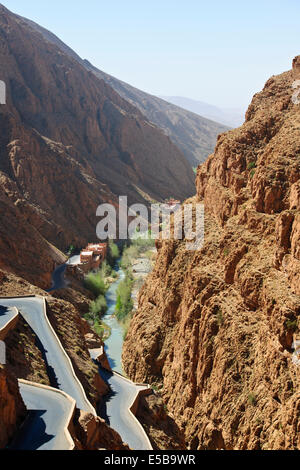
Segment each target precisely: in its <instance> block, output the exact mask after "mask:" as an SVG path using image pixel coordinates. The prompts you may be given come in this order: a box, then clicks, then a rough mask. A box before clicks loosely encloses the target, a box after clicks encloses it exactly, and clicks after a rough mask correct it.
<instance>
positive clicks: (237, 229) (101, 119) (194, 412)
mask: <svg viewBox="0 0 300 470" xmlns="http://www.w3.org/2000/svg"><path fill="white" fill-rule="evenodd" d="M299 64H300V56H298V57H296V58H295V59H294V61H293V66H292V70H290V71H288V72H285V73H283V74H281V75H278V76H273V77H271V78H270V79H269V80H268V81H267V83H266V85H265V87H264V88H263V90H262V91H261V92H260V93H257V94H256V95H255V96H254V97H253V100H252V102H251V104H250V106H249V108H248V110H247V113H246V120H245V123H244V124H243V125H242V126H241V127H240V128H238V129H235V130H229V131H227V128H226V127H225V126H221V125H218V124H216V123H212V122H211V121H207V120H204V119H202V118H200V117H199V116H196V115H192V113H189V112H188V111H186V112H185V111H183V110H180V109H179V108H177V107H175V106H173V105H171V104H170V105H169V104H162V102H161V100H160V99H159V98H155V97H151V95H147V94H144V93H143V92H140V90H137V89H134V88H132V87H130V86H129V85H127V84H125V83H123V82H121V81H119V80H117V79H115V78H114V77H111V76H109V75H107V74H105V73H104V72H101V71H100V70H98V69H96V68H95V67H94V66H92V65H91V64H90V63H89V62H88V61H86V60H82V59H81V58H79V57H78V56H77V55H76V54H75V53H74V52H73V51H72V50H71V49H70V48H68V46H66V45H65V44H64V43H62V42H61V41H60V40H59V39H58V38H56V36H54V35H53V34H52V33H50V32H49V31H47V30H45V29H44V28H41V27H40V26H39V25H36V24H35V23H33V22H31V21H30V20H27V19H25V18H21V17H19V16H18V15H14V14H13V13H11V12H9V11H8V10H7V9H6V8H5V7H4V6H2V5H0V78H1V80H4V81H5V83H6V85H7V104H6V105H1V107H0V129H1V133H0V183H1V184H0V296H1V297H18V296H28V295H32V296H35V295H36V296H41V297H44V298H45V299H46V305H47V316H48V319H49V322H50V325H51V328H53V330H54V332H55V334H56V335H57V338H58V340H59V342H60V343H61V347H62V348H63V349H64V351H65V352H66V354H67V356H68V358H69V359H70V363H71V368H73V370H74V374H75V375H76V377H77V378H78V380H79V382H80V384H81V385H82V387H83V389H84V393H85V394H86V396H87V399H88V400H89V401H90V403H91V404H92V406H93V407H95V408H97V409H99V407H100V406H101V405H102V404H103V397H104V396H105V395H106V394H107V393H108V392H109V386H108V384H107V382H106V381H105V380H104V378H103V377H102V376H101V374H99V369H98V366H97V365H96V364H95V362H93V361H92V360H91V357H90V351H89V349H90V348H91V347H92V348H94V347H97V348H99V349H101V348H102V350H103V348H104V344H103V342H102V340H101V338H100V337H98V336H97V335H96V334H95V332H93V331H92V330H91V328H90V326H89V324H88V323H87V321H85V320H84V319H83V315H84V314H85V313H86V312H87V310H88V308H89V303H90V301H91V300H92V299H93V296H92V295H91V293H90V292H88V291H87V290H86V289H85V288H84V286H83V285H82V282H81V281H82V279H80V278H79V277H76V276H75V275H74V276H73V275H72V273H71V272H68V274H67V275H68V283H67V285H66V286H65V288H64V289H62V290H56V291H53V292H51V294H50V293H48V292H46V289H49V287H50V286H51V273H52V271H53V270H54V268H55V267H56V266H58V265H61V264H63V263H65V261H66V259H67V256H66V255H65V252H66V248H67V247H69V246H70V245H71V244H73V245H75V246H76V247H84V246H86V244H87V243H88V242H91V241H95V236H96V235H95V228H96V223H97V219H96V208H97V206H98V205H99V204H100V203H102V202H106V203H107V202H108V203H111V204H113V205H114V206H115V207H116V208H117V207H118V196H119V195H122V194H126V195H127V196H128V200H129V203H130V204H131V203H133V202H134V203H144V204H146V205H148V206H149V204H150V203H151V202H154V201H162V200H164V199H166V198H170V197H172V198H173V197H174V198H176V199H180V200H181V201H183V200H184V201H185V202H184V203H183V204H193V205H196V204H198V203H203V204H204V206H205V241H204V245H203V247H202V248H201V250H198V251H189V250H187V249H186V244H185V242H186V240H185V239H183V240H182V241H180V240H172V239H171V240H162V239H159V240H157V242H156V249H157V257H156V261H155V266H154V268H153V270H152V272H151V273H150V274H149V275H148V277H147V278H146V279H145V282H144V284H143V286H142V287H141V289H140V291H139V294H138V305H137V309H136V311H135V313H134V316H133V319H132V321H131V324H130V327H129V330H128V333H127V336H126V339H125V342H124V348H123V355H122V361H123V368H124V370H125V372H126V374H127V375H128V377H129V378H130V379H131V380H132V381H133V382H137V383H149V384H151V386H152V392H151V393H149V395H146V396H143V397H142V398H141V400H139V402H138V403H137V404H136V405H137V406H136V410H135V411H136V413H135V414H136V416H137V418H138V420H139V422H140V423H141V424H142V426H143V428H144V430H145V431H146V433H147V435H148V436H149V439H150V442H151V446H152V447H153V449H161V450H164V449H168V450H174V449H176V450H178V449H180V450H186V449H191V450H216V449H222V450H223V449H224V450H233V449H234V450H274V449H282V450H283V449H284V450H287V449H289V450H292V449H299V448H300V438H299V435H300V434H299V410H300V393H299V392H300V389H299V378H300V370H299V365H298V364H297V362H295V361H294V360H293V358H294V357H295V356H294V355H295V350H294V344H295V341H296V339H297V338H298V337H299V314H300V249H299V246H300V139H299V137H300V107H299V104H297V102H295V99H293V96H295V88H293V84H294V82H295V80H299V79H300V66H299ZM225 131H226V132H225ZM218 134H219V135H218ZM217 135H218V137H217ZM215 139H217V142H216V147H215V150H214V153H213V154H211V155H210V156H209V157H208V159H206V157H207V156H208V154H209V153H210V152H211V151H212V150H213V146H214V140H215ZM199 162H200V163H201V164H200V165H199V166H198V169H197V176H196V194H195V187H194V175H193V171H192V167H191V165H195V164H198V163H199ZM202 162H203V163H202ZM142 268H143V266H142ZM136 269H137V270H138V269H139V265H136ZM143 272H144V271H143ZM136 294H137V293H136V292H135V295H136ZM5 343H6V350H7V358H6V359H7V363H6V365H3V366H2V365H1V366H0V447H1V448H4V447H5V446H7V445H8V444H10V443H11V442H12V439H13V437H14V436H15V433H16V431H17V430H18V429H19V427H20V425H21V424H22V423H24V419H25V417H26V409H25V406H24V402H23V400H22V397H21V395H20V392H19V387H18V381H17V379H23V380H27V381H30V382H34V383H36V384H39V385H43V386H45V387H49V386H50V385H53V384H52V383H51V374H50V373H49V367H47V364H46V361H45V358H44V356H43V348H42V347H41V345H40V344H39V341H38V338H37V337H36V335H35V334H34V332H33V330H32V329H31V328H29V326H28V323H27V322H26V321H25V319H24V318H23V317H22V315H19V316H18V318H17V319H16V322H15V324H14V327H13V328H12V329H11V330H10V331H8V332H7V334H6V335H5ZM104 361H105V362H106V365H107V364H108V361H107V358H104ZM52 378H53V377H52ZM71 421H72V422H71V426H70V433H71V435H72V439H73V441H74V446H75V448H76V449H78V450H79V449H80V450H96V449H97V450H98V449H107V450H128V446H127V444H126V443H124V442H123V441H122V438H121V436H120V435H119V434H118V432H116V430H114V429H112V428H111V427H110V426H109V425H108V424H107V423H106V422H105V421H104V420H103V419H101V418H100V417H99V416H94V415H93V413H90V412H87V411H83V410H79V409H76V410H75V413H74V416H73V417H72V420H71Z"/></svg>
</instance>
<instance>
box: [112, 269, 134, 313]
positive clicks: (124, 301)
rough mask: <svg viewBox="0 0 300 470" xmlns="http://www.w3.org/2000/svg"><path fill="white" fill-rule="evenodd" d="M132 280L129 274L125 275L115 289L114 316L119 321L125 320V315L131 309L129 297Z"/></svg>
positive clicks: (131, 303) (131, 304)
mask: <svg viewBox="0 0 300 470" xmlns="http://www.w3.org/2000/svg"><path fill="white" fill-rule="evenodd" d="M132 285H133V280H132V278H131V276H130V275H129V274H127V275H126V277H125V279H124V281H122V282H120V284H119V286H118V289H117V302H116V310H115V313H116V317H117V319H118V320H119V321H125V319H126V317H127V316H128V315H129V313H130V312H131V311H132V309H133V302H132V298H131V290H132Z"/></svg>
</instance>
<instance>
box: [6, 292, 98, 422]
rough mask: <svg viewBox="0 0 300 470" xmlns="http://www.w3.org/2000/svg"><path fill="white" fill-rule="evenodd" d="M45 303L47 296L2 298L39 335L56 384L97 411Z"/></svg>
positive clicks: (86, 407)
mask: <svg viewBox="0 0 300 470" xmlns="http://www.w3.org/2000/svg"><path fill="white" fill-rule="evenodd" d="M43 302H44V301H43V299H42V298H39V297H33V298H25V297H24V298H15V299H5V298H2V299H1V298H0V305H2V306H5V307H16V308H17V309H18V310H19V311H20V313H21V314H22V316H23V317H24V319H25V320H26V322H27V323H28V324H29V326H30V327H31V329H32V330H33V331H34V333H35V334H36V336H37V338H38V340H39V347H40V349H41V351H42V354H43V357H44V360H45V362H46V365H47V370H48V374H49V378H50V381H51V385H52V387H54V388H59V389H60V390H63V391H64V392H66V393H67V394H68V395H70V396H71V397H72V398H74V400H76V404H77V408H80V409H82V410H84V411H88V412H90V413H93V414H95V410H94V408H93V407H92V405H91V403H90V402H89V401H88V399H87V397H86V395H85V392H84V390H83V388H82V386H81V384H80V382H79V380H78V378H77V377H76V376H75V375H74V374H73V371H72V368H71V365H70V362H69V360H68V357H67V356H66V355H65V354H64V352H63V350H62V348H61V346H60V344H59V342H58V340H57V338H56V336H55V335H54V333H53V331H52V329H51V328H50V327H49V324H48V322H47V320H46V317H45V315H44V309H43V305H44V304H43Z"/></svg>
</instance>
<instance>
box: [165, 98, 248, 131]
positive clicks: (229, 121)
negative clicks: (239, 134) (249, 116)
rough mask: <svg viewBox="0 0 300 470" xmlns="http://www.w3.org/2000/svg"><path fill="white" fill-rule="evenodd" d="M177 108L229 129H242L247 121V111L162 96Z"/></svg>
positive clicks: (189, 99) (188, 99)
mask: <svg viewBox="0 0 300 470" xmlns="http://www.w3.org/2000/svg"><path fill="white" fill-rule="evenodd" d="M160 98H162V99H163V100H166V101H168V102H169V103H172V104H174V105H176V106H180V107H181V108H183V109H186V110H188V111H191V112H192V113H196V114H199V115H200V116H203V117H205V118H207V119H212V120H213V121H217V122H220V123H221V124H224V125H225V126H229V127H240V126H241V125H242V124H243V123H244V121H245V112H246V110H244V109H242V108H240V109H237V108H236V109H235V108H219V107H217V106H214V105H211V104H208V103H204V102H203V101H197V100H192V99H191V98H185V97H183V96H160Z"/></svg>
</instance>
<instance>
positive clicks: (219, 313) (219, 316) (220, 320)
mask: <svg viewBox="0 0 300 470" xmlns="http://www.w3.org/2000/svg"><path fill="white" fill-rule="evenodd" d="M217 323H218V325H219V326H222V325H223V323H224V318H223V313H222V310H221V309H220V308H219V309H218V310H217Z"/></svg>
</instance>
